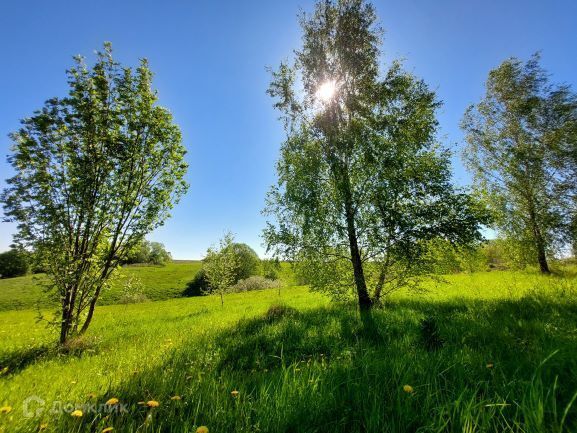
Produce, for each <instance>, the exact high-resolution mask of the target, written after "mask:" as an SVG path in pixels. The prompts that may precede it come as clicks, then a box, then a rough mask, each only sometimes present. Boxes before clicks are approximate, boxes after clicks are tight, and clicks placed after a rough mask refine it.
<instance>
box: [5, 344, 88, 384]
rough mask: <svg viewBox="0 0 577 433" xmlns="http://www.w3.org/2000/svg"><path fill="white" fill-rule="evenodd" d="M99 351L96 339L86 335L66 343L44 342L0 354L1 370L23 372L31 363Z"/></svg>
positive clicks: (7, 372)
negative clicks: (39, 344)
mask: <svg viewBox="0 0 577 433" xmlns="http://www.w3.org/2000/svg"><path fill="white" fill-rule="evenodd" d="M96 353H97V344H96V343H95V341H93V340H92V339H89V338H85V337H78V338H75V339H71V340H69V341H68V342H67V343H66V344H64V345H57V344H43V345H41V346H36V347H22V348H17V349H15V350H12V351H9V352H8V353H5V354H0V372H2V371H3V372H5V373H4V374H5V375H9V374H15V373H19V372H22V371H23V370H25V369H26V368H28V367H29V366H30V365H32V364H35V363H38V362H45V361H49V360H51V359H55V358H58V357H72V356H77V357H80V356H82V355H85V354H91V355H94V354H96Z"/></svg>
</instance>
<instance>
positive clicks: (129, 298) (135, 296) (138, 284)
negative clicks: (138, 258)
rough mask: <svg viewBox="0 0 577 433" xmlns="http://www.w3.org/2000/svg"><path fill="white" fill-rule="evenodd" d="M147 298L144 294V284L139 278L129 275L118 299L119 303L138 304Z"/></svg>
mask: <svg viewBox="0 0 577 433" xmlns="http://www.w3.org/2000/svg"><path fill="white" fill-rule="evenodd" d="M148 300H149V299H148V297H147V296H146V295H145V294H144V285H143V284H142V281H140V278H138V277H135V276H131V277H130V278H129V279H128V281H127V282H126V283H125V284H124V287H123V288H122V294H121V295H120V298H119V299H118V303H119V304H139V303H141V302H147V301H148Z"/></svg>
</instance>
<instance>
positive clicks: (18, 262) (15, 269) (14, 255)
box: [0, 249, 29, 278]
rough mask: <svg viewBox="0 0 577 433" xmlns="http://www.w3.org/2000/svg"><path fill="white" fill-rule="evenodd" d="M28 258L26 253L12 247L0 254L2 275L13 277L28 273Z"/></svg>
mask: <svg viewBox="0 0 577 433" xmlns="http://www.w3.org/2000/svg"><path fill="white" fill-rule="evenodd" d="M28 267H29V265H28V259H27V257H26V254H25V253H23V252H21V251H18V250H16V249H11V250H9V251H6V252H4V253H1V254H0V277H1V278H12V277H19V276H22V275H26V273H27V272H28Z"/></svg>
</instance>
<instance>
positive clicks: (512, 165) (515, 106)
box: [462, 54, 577, 273]
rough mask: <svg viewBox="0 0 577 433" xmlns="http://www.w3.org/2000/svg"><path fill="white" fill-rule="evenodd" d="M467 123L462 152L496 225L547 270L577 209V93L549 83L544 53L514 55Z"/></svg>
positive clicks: (495, 75) (567, 234)
mask: <svg viewBox="0 0 577 433" xmlns="http://www.w3.org/2000/svg"><path fill="white" fill-rule="evenodd" d="M462 128H463V129H464V131H465V133H466V141H467V148H466V150H465V152H464V156H465V160H466V162H467V164H468V166H469V168H470V169H471V171H472V172H473V174H474V177H475V182H476V185H477V187H478V188H479V190H481V191H482V192H483V193H484V194H485V196H486V198H487V200H488V202H489V203H490V205H491V207H492V209H493V211H494V213H495V215H497V223H498V228H499V229H500V230H501V232H502V233H503V234H504V235H505V236H507V237H510V238H512V239H513V240H514V241H515V242H517V243H518V245H519V246H520V248H521V249H522V250H525V251H528V252H530V254H531V255H532V257H533V259H532V262H533V263H535V264H538V265H539V268H540V270H541V272H542V273H549V272H550V270H549V263H548V257H549V256H552V255H553V254H554V253H555V252H556V251H557V250H558V249H559V248H560V247H562V246H563V245H564V244H566V242H567V240H568V239H567V238H568V237H570V233H571V232H570V226H571V219H572V218H573V217H574V215H576V213H575V203H576V201H575V197H577V194H575V193H576V192H577V187H576V186H575V184H576V183H575V175H577V170H573V171H572V169H573V167H572V165H571V154H572V153H575V154H577V152H575V149H577V147H576V146H575V142H576V141H577V99H576V97H575V95H574V94H572V93H571V92H570V89H569V88H568V87H566V86H554V85H552V84H550V82H549V77H548V75H547V74H546V72H545V71H544V70H543V69H542V68H541V67H540V65H539V55H537V54H536V55H534V56H533V57H531V59H529V61H527V62H525V63H523V62H522V61H521V60H519V59H515V58H511V59H509V60H506V61H505V62H503V63H502V64H501V65H500V66H499V67H498V68H496V69H494V70H492V71H491V72H490V73H489V78H488V80H487V84H486V94H485V96H484V98H483V99H482V101H481V102H479V103H478V104H476V105H472V106H470V107H469V108H468V109H467V111H466V113H465V116H464V119H463V122H462ZM572 196H573V198H572ZM571 209H573V210H571Z"/></svg>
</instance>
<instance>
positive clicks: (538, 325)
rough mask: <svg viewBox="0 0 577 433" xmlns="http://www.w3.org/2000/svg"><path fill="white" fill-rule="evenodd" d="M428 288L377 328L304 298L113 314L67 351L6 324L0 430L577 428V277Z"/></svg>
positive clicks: (395, 307) (399, 304) (391, 306)
mask: <svg viewBox="0 0 577 433" xmlns="http://www.w3.org/2000/svg"><path fill="white" fill-rule="evenodd" d="M157 269H160V268H157ZM149 271H150V272H151V273H153V271H152V269H149ZM140 272H142V271H140ZM147 272H148V271H147ZM162 279H163V278H161V277H159V278H158V281H161V280H162ZM164 282H165V283H166V281H164ZM168 286H172V284H168V283H167V287H168ZM428 289H429V290H428V291H427V292H426V293H423V294H412V293H407V292H399V293H397V294H395V295H394V296H392V297H391V298H390V300H389V301H388V302H387V304H386V305H385V307H384V308H383V309H381V310H377V311H375V312H374V313H373V315H372V322H370V321H369V322H365V323H362V322H361V321H360V319H359V318H358V313H357V312H356V310H355V308H354V307H353V306H350V305H345V304H336V303H331V302H329V301H328V300H327V299H326V298H325V297H324V296H322V295H320V294H314V293H310V292H309V291H308V290H307V289H306V288H304V287H293V288H286V289H282V290H281V291H280V295H279V294H278V292H276V291H261V292H249V293H243V294H231V295H227V296H226V298H225V304H224V307H221V306H220V300H219V299H218V298H216V297H213V296H207V297H200V298H181V299H172V300H166V301H158V302H146V303H142V304H130V305H107V306H102V307H100V308H98V309H97V313H96V316H95V321H94V323H93V326H92V327H91V329H90V330H89V332H88V334H87V335H86V336H85V337H84V338H83V339H82V340H79V341H76V342H74V344H71V345H70V346H69V347H67V348H66V353H65V352H64V351H63V350H56V349H55V348H54V341H55V338H56V334H55V332H54V331H53V330H51V329H49V328H46V326H45V325H44V324H43V323H35V317H36V313H35V312H34V311H31V310H22V311H4V312H1V313H0V323H1V324H2V325H1V327H0V339H1V344H0V364H1V365H2V367H3V368H7V370H6V372H5V373H4V374H3V375H2V376H1V377H0V406H10V407H11V408H12V410H11V411H10V412H9V413H5V414H0V425H1V426H2V427H0V431H2V432H32V431H39V430H43V431H47V432H48V431H59V432H60V431H61V432H79V431H86V432H101V431H103V430H104V429H105V428H107V427H113V428H114V431H115V432H117V431H126V432H135V431H139V432H144V431H147V432H194V431H196V429H197V428H198V426H201V425H205V426H207V427H208V428H209V430H210V432H380V431H386V432H417V431H418V432H466V433H473V432H575V431H577V403H574V402H575V398H576V397H577V394H576V393H577V374H576V372H577V281H576V280H575V276H574V274H567V275H566V276H564V277H542V276H539V275H536V274H532V273H519V272H491V273H478V274H460V275H454V276H450V277H447V282H446V283H431V284H430V285H429V287H428ZM2 296H4V292H0V297H2ZM405 385H409V386H410V388H409V387H407V388H406V390H407V391H405V390H404V389H403V387H404V386H405ZM233 391H238V395H236V393H234V395H233V393H232V392H233ZM235 395H236V396H235ZM31 396H35V397H34V398H38V399H40V400H38V401H36V400H29V401H28V402H29V404H28V408H27V413H24V411H23V409H24V408H23V402H25V401H26V399H27V398H29V397H31ZM111 398H117V399H118V400H119V403H118V404H117V405H114V406H108V405H106V404H105V402H106V401H108V400H109V399H111ZM151 401H155V402H158V404H159V405H158V406H157V407H149V406H147V404H146V403H147V402H151ZM55 402H56V403H55ZM150 405H151V406H154V403H152V402H151V403H150ZM54 409H57V410H54ZM60 409H62V410H60ZM75 409H81V410H82V411H83V416H82V417H79V418H75V417H72V416H71V415H70V412H72V411H73V410H75ZM26 415H31V416H30V417H28V416H26Z"/></svg>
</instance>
